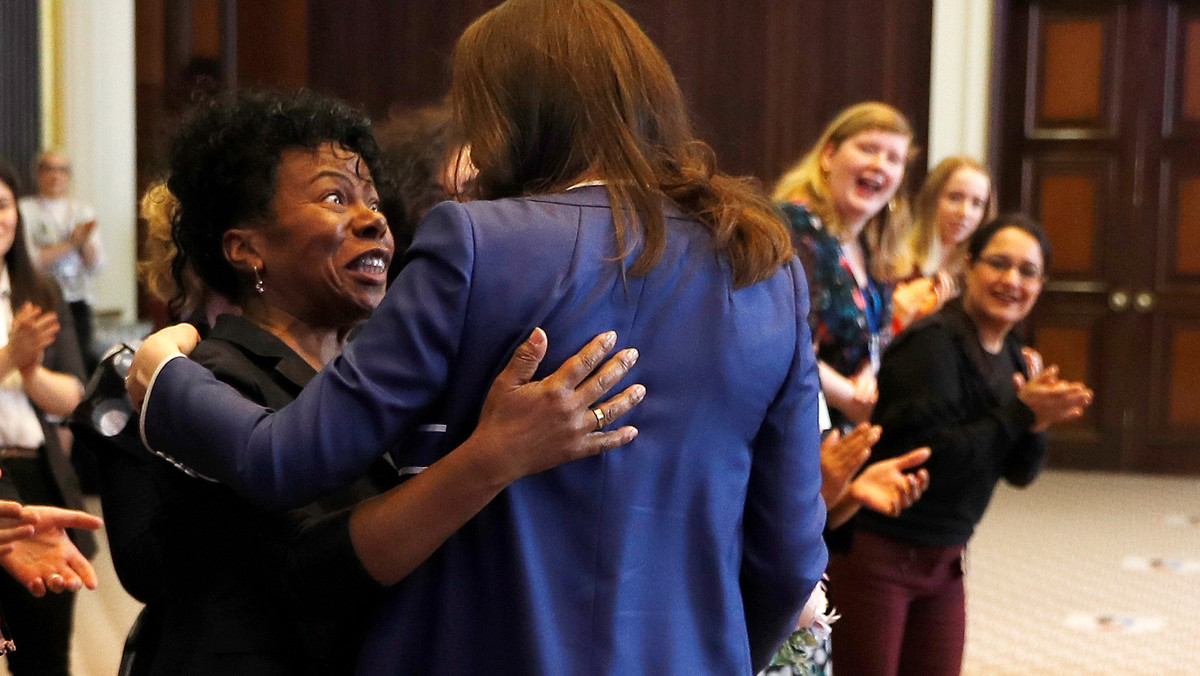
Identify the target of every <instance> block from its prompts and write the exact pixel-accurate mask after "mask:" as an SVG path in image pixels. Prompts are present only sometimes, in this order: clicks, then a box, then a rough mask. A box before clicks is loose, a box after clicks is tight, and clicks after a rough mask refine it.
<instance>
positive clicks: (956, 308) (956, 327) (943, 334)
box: [855, 300, 1046, 546]
mask: <svg viewBox="0 0 1200 676" xmlns="http://www.w3.org/2000/svg"><path fill="white" fill-rule="evenodd" d="M1015 372H1020V373H1022V374H1023V375H1024V374H1025V361H1024V358H1023V357H1022V356H1021V343H1020V342H1019V341H1018V340H1017V338H1016V337H1015V336H1014V335H1013V334H1012V333H1011V332H1010V333H1009V334H1008V335H1007V336H1005V338H1004V345H1003V347H1002V349H1001V351H1000V353H999V354H996V355H991V354H988V353H987V352H986V351H984V350H983V348H982V347H981V346H980V344H979V335H978V332H977V331H976V329H975V325H974V323H973V322H972V321H971V319H970V317H969V316H968V315H967V314H966V312H964V311H963V309H962V302H961V301H960V300H954V301H951V302H950V303H948V304H947V305H946V307H944V308H943V309H942V310H941V311H940V312H938V313H936V314H934V315H933V316H931V317H927V318H925V319H923V320H921V321H919V322H916V323H915V324H913V325H912V326H910V327H909V328H908V329H907V330H905V331H904V332H902V333H901V334H900V335H899V336H897V338H896V340H895V341H893V343H892V345H891V346H890V347H889V348H888V350H887V351H886V352H885V353H884V357H883V364H882V368H881V369H880V372H879V402H878V403H877V404H876V405H875V413H874V416H873V422H874V423H876V424H878V425H881V426H882V427H883V436H882V437H881V438H880V440H879V443H877V444H876V445H875V450H874V452H873V453H872V456H871V458H872V461H877V460H883V459H886V458H893V457H896V456H900V455H903V454H905V453H907V452H909V451H911V450H912V449H914V448H918V447H921V446H929V447H930V449H931V450H932V454H931V455H930V458H929V460H928V461H927V462H926V464H925V466H926V467H927V468H928V470H929V489H928V490H927V491H926V492H925V494H924V495H923V496H921V499H920V500H918V501H917V502H916V503H915V504H914V505H913V506H912V507H910V508H908V509H907V510H905V511H904V512H903V513H901V515H900V516H899V517H888V516H884V515H881V514H877V513H875V512H869V511H866V510H863V511H862V512H860V513H859V514H858V516H857V517H856V518H855V523H856V524H857V526H858V527H860V528H865V529H867V530H870V531H872V532H875V533H879V534H882V535H885V536H888V537H891V538H895V539H897V540H901V541H904V542H908V543H912V544H917V545H935V546H951V545H959V544H965V543H966V542H967V540H969V539H970V538H971V534H972V533H973V532H974V530H975V525H976V524H977V523H979V520H980V519H981V518H982V517H983V513H984V510H985V509H987V505H988V502H990V501H991V498H992V493H993V491H994V490H995V487H996V484H997V482H999V481H1000V479H1001V478H1003V479H1005V480H1007V481H1008V482H1009V483H1011V484H1014V485H1016V486H1026V485H1028V484H1030V483H1032V482H1033V480H1034V479H1035V478H1037V475H1038V473H1039V472H1040V471H1041V468H1042V463H1043V461H1044V459H1045V456H1046V435H1045V434H1044V433H1032V432H1030V431H1029V428H1030V426H1032V425H1033V422H1034V414H1033V411H1031V410H1030V409H1029V407H1028V406H1026V405H1025V404H1024V403H1022V402H1021V401H1020V400H1019V399H1018V398H1017V393H1016V387H1015V385H1014V384H1013V382H1012V375H1013V373H1015Z"/></svg>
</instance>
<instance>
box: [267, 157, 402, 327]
mask: <svg viewBox="0 0 1200 676" xmlns="http://www.w3.org/2000/svg"><path fill="white" fill-rule="evenodd" d="M271 205H272V211H273V212H274V219H273V220H272V221H271V222H269V223H267V224H265V225H263V226H260V227H258V228H256V229H255V233H256V236H255V249H256V251H257V253H258V255H259V256H260V257H261V264H260V265H259V267H260V268H261V274H262V279H263V287H264V291H263V293H262V299H263V301H264V302H265V303H267V304H269V305H274V306H276V307H278V308H279V309H282V310H284V311H285V312H287V313H289V314H290V315H292V316H293V317H296V318H297V319H300V320H302V321H304V322H306V323H308V324H309V325H310V326H333V327H338V328H344V327H348V326H352V325H353V324H355V323H357V322H360V321H362V320H363V319H366V317H367V316H368V315H370V313H371V311H372V310H374V309H375V306H377V305H379V303H380V301H382V300H383V295H384V292H385V291H386V284H387V268H388V265H389V264H390V263H391V260H392V255H393V253H394V248H395V245H394V243H393V241H392V234H391V231H390V230H389V229H388V225H387V221H386V220H385V219H384V217H383V215H382V214H380V213H379V195H378V193H377V192H376V190H375V184H374V182H373V181H372V179H371V175H370V172H369V171H368V170H367V167H366V165H365V164H364V163H363V162H362V161H361V159H360V158H359V156H358V155H356V154H354V153H353V152H350V151H348V150H346V149H344V148H342V147H341V146H336V145H334V144H332V143H326V144H324V145H322V146H320V147H319V148H318V149H316V150H309V149H307V148H296V149H290V150H285V151H284V152H283V154H282V156H281V158H280V161H279V166H278V167H277V169H276V189H275V197H274V199H273V200H272V202H271Z"/></svg>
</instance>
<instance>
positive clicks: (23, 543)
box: [0, 506, 101, 597]
mask: <svg viewBox="0 0 1200 676" xmlns="http://www.w3.org/2000/svg"><path fill="white" fill-rule="evenodd" d="M22 512H23V513H24V512H30V513H32V514H33V515H34V516H35V517H36V519H37V521H36V523H35V525H34V532H33V534H32V535H30V536H28V537H25V538H23V539H21V540H18V541H16V542H13V543H12V544H11V545H10V549H9V550H8V551H6V552H3V553H0V566H2V567H3V568H4V569H5V570H6V571H8V574H9V575H12V576H13V579H15V580H16V581H17V582H19V583H21V584H22V585H23V586H24V587H25V588H26V589H28V590H29V593H30V594H33V595H34V596H37V597H41V596H43V595H45V593H46V592H47V591H50V592H54V593H56V594H57V593H60V592H64V591H79V589H80V588H82V587H87V588H88V589H95V588H96V584H97V582H98V579H97V577H96V570H95V569H94V568H92V564H91V563H89V562H88V560H87V557H85V556H84V555H83V554H82V553H80V551H79V549H78V548H77V547H76V546H75V544H74V543H73V542H71V539H70V537H68V536H67V531H66V528H67V527H72V528H89V529H94V528H98V527H99V526H100V525H101V522H100V520H99V518H97V517H95V516H92V515H90V514H83V513H81V512H75V511H72V510H65V509H59V508H57V507H43V506H26V507H24V508H23V510H22Z"/></svg>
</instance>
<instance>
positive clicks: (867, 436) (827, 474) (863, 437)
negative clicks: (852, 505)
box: [821, 423, 880, 507]
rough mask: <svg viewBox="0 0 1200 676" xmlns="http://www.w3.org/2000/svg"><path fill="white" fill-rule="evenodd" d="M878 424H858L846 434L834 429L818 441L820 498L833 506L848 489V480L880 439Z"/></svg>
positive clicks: (827, 504) (829, 505)
mask: <svg viewBox="0 0 1200 676" xmlns="http://www.w3.org/2000/svg"><path fill="white" fill-rule="evenodd" d="M879 435H880V428H879V426H878V425H868V424H867V423H859V425H858V426H857V427H855V428H854V429H853V430H851V431H850V432H849V433H848V434H846V435H845V436H842V434H841V432H839V431H838V430H833V431H832V432H830V433H829V436H827V437H825V439H824V441H822V442H821V497H823V498H825V505H826V506H828V507H832V506H833V505H835V504H837V502H838V500H841V499H842V496H844V495H845V494H846V491H848V490H850V479H852V478H853V477H854V475H855V474H856V473H857V472H858V470H859V468H861V467H862V466H863V463H864V462H866V461H867V458H868V457H870V455H871V447H872V446H874V445H875V442H876V441H879Z"/></svg>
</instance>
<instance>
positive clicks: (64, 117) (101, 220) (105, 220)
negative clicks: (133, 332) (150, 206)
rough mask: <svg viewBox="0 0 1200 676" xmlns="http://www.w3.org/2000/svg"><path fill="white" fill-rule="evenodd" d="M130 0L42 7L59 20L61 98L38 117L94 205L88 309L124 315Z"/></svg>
mask: <svg viewBox="0 0 1200 676" xmlns="http://www.w3.org/2000/svg"><path fill="white" fill-rule="evenodd" d="M133 4H134V0H103V1H102V2H100V1H95V0H82V1H81V0H67V1H66V2H56V3H54V7H53V11H51V12H50V15H51V18H52V20H54V19H57V21H58V22H59V23H58V24H57V25H56V26H54V27H53V30H54V32H55V33H56V35H57V36H58V41H59V42H58V50H57V52H58V55H59V58H60V59H61V60H60V61H59V62H58V63H57V64H54V66H55V68H54V70H56V71H57V76H58V78H59V86H58V87H56V89H57V90H58V92H60V96H61V99H60V101H59V102H58V105H56V106H52V107H51V109H50V110H49V111H48V113H49V114H51V115H58V114H60V115H61V119H60V120H55V121H53V122H52V124H49V125H46V127H47V129H50V130H55V129H56V128H57V131H58V132H59V133H61V138H60V139H53V140H57V141H59V142H61V145H62V147H63V149H64V150H65V152H66V154H67V156H68V157H69V158H70V160H71V165H72V168H73V174H72V184H73V188H72V192H73V194H74V195H75V196H76V197H78V198H80V199H82V200H85V201H87V202H90V203H91V204H92V205H93V206H94V207H95V208H96V222H97V227H98V228H99V229H100V233H101V235H102V237H103V242H104V252H105V258H106V263H105V266H104V269H103V270H102V271H101V273H100V276H99V278H98V279H97V284H96V309H97V310H99V311H104V310H114V311H117V312H119V313H120V316H121V319H122V320H127V321H132V320H133V319H134V318H135V317H136V311H137V283H136V280H135V278H134V266H135V263H136V258H137V247H136V237H137V185H136V180H137V179H136V150H135V149H136V145H135V144H136V136H135V124H136V117H135V111H134V105H135V100H136V91H135V81H134V35H133ZM46 15H47V13H46V12H45V11H44V12H43V15H42V16H43V17H46ZM43 34H44V33H43ZM43 53H45V52H43ZM43 72H45V71H43ZM55 108H56V109H57V110H54V109H55ZM58 111H61V113H59V112H58Z"/></svg>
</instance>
